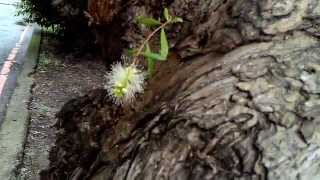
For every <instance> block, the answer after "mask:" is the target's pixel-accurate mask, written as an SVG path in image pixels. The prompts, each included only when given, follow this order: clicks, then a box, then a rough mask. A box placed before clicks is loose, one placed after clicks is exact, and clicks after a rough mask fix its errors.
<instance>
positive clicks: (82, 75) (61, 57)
mask: <svg viewBox="0 0 320 180" xmlns="http://www.w3.org/2000/svg"><path fill="white" fill-rule="evenodd" d="M61 43H62V42H59V41H58V40H56V39H54V38H52V37H43V40H42V45H41V51H40V56H39V61H38V66H37V69H36V71H35V73H34V74H33V77H34V79H35V84H34V87H33V89H32V98H31V100H30V104H29V110H30V126H29V132H28V137H27V142H26V146H25V151H24V158H23V164H22V166H21V169H20V175H19V176H20V179H25V180H34V179H39V177H38V173H39V172H40V171H41V169H43V168H46V167H47V166H48V163H49V161H48V154H49V150H50V148H51V147H52V146H53V145H54V142H55V133H56V130H55V129H54V127H53V124H54V123H55V122H56V117H55V115H56V113H57V112H58V111H59V109H60V108H61V107H62V106H63V105H64V103H66V102H67V101H69V100H70V99H72V98H75V97H77V96H82V95H84V94H86V93H87V92H88V91H90V90H92V89H97V88H101V87H103V83H104V74H105V72H106V67H105V65H104V64H103V62H102V61H99V60H97V59H99V58H96V57H93V56H92V55H88V54H86V55H81V56H80V55H75V54H74V53H73V54H65V53H61V50H58V49H56V47H59V44H60V45H61Z"/></svg>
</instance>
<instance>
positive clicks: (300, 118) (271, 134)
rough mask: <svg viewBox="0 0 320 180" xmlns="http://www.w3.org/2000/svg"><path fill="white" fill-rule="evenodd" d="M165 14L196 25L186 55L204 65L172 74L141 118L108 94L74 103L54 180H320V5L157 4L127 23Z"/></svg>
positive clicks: (68, 108)
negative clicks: (165, 11)
mask: <svg viewBox="0 0 320 180" xmlns="http://www.w3.org/2000/svg"><path fill="white" fill-rule="evenodd" d="M159 5H161V6H162V5H163V6H168V7H169V8H170V10H171V11H172V12H174V13H175V14H177V15H179V16H182V17H183V18H184V19H185V20H186V23H184V24H183V25H182V26H180V27H177V28H176V29H175V28H173V27H172V28H171V29H170V30H171V31H170V32H171V34H170V37H171V40H172V42H173V46H174V47H175V48H176V52H177V54H178V55H180V57H190V56H194V55H199V54H203V55H201V56H199V57H196V58H195V57H194V58H192V59H189V60H188V61H185V62H183V63H179V62H181V59H180V58H178V62H177V60H176V58H172V59H170V60H169V62H168V63H165V64H161V66H160V70H159V72H158V73H157V75H156V76H155V77H154V78H153V80H152V81H151V82H150V84H149V85H148V87H149V89H148V90H147V91H146V92H145V94H144V95H143V96H141V97H140V99H139V101H137V102H136V104H135V105H132V107H125V108H120V107H116V106H114V105H113V104H112V103H111V102H109V100H108V99H107V98H106V92H105V91H104V90H99V91H93V92H92V93H91V94H90V95H87V96H85V97H82V98H79V99H77V100H73V101H70V102H69V103H67V104H66V105H65V107H64V108H63V109H62V111H61V112H60V113H59V117H60V122H59V123H58V124H57V125H58V127H59V128H60V130H61V133H60V134H59V136H58V137H59V138H58V140H57V146H56V147H55V148H54V149H53V150H52V152H51V168H50V169H48V170H47V171H45V172H43V179H46V180H47V179H48V180H50V179H52V180H53V179H54V180H56V179H72V180H75V179H91V180H105V179H127V180H141V179H153V180H154V179H155V180H156V179H181V180H188V179H190V180H197V179H199V180H204V179H208V180H209V179H210V180H214V179H217V180H223V179H228V180H229V179H230V180H231V179H232V180H264V179H269V180H274V179H281V180H282V179H283V180H296V179H302V180H316V179H319V178H320V173H319V172H320V171H319V165H320V144H319V142H320V139H319V137H320V131H319V128H318V126H319V124H320V123H319V122H320V119H319V117H320V116H319V115H320V110H319V104H320V103H319V102H320V99H319V97H320V96H319V93H320V81H319V77H320V46H319V45H320V41H319V39H318V37H319V32H320V30H319V29H318V28H316V27H317V26H318V25H319V22H320V20H319V17H320V11H319V9H320V4H319V2H318V1H317V0H283V1H276V0H261V1H254V0H238V1H235V0H225V1H222V0H210V1H206V0H197V1H193V0H187V1H186V0H184V1H182V0H174V1H170V2H169V1H161V3H160V2H159V1H147V0H145V1H141V2H140V3H136V4H135V3H132V4H131V5H130V6H129V7H130V8H127V9H126V10H123V12H122V13H123V14H122V15H128V16H126V17H129V16H131V15H132V16H135V15H137V14H138V13H142V12H144V13H146V14H153V15H156V14H157V13H160V12H161V11H160V9H159V11H158V8H157V7H158V6H159ZM151 12H152V13H151ZM120 14H121V13H120ZM120 14H118V15H119V16H120ZM129 22H130V19H129V20H128V21H127V22H126V23H129ZM126 26H127V27H128V28H127V31H126V32H125V33H124V37H126V40H127V41H128V42H130V43H132V44H133V45H136V44H138V42H139V39H141V36H140V35H138V34H139V33H136V32H140V31H143V30H140V29H138V28H137V27H135V26H133V25H131V24H127V25H126ZM134 29H135V31H133V30H134ZM177 32H179V33H177ZM137 39H138V41H137ZM182 60H184V59H182Z"/></svg>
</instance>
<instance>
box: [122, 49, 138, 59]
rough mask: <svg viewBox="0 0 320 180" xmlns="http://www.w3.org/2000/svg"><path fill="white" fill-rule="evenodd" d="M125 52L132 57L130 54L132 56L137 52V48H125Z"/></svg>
mask: <svg viewBox="0 0 320 180" xmlns="http://www.w3.org/2000/svg"><path fill="white" fill-rule="evenodd" d="M125 53H126V54H127V55H128V56H130V57H132V56H134V55H135V54H136V53H138V50H137V49H126V50H125Z"/></svg>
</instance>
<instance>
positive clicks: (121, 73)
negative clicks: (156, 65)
mask: <svg viewBox="0 0 320 180" xmlns="http://www.w3.org/2000/svg"><path fill="white" fill-rule="evenodd" d="M106 79H107V83H106V85H105V88H106V89H107V91H108V94H109V96H110V97H111V98H112V99H113V100H114V102H115V103H116V104H118V105H120V104H126V103H131V102H132V101H133V100H134V99H135V96H136V94H137V93H141V92H143V90H144V82H145V79H146V75H145V73H144V72H143V71H141V70H139V69H138V68H137V66H136V65H133V64H131V65H124V64H123V63H117V64H114V65H112V67H111V71H110V72H108V73H107V75H106Z"/></svg>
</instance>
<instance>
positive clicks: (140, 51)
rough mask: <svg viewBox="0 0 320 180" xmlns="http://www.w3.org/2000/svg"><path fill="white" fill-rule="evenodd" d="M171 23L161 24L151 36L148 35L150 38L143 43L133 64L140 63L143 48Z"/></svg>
mask: <svg viewBox="0 0 320 180" xmlns="http://www.w3.org/2000/svg"><path fill="white" fill-rule="evenodd" d="M169 23H171V21H166V22H165V23H163V24H161V26H159V27H158V28H157V29H155V30H154V31H153V32H152V33H151V34H149V35H148V37H147V38H146V39H145V40H144V41H143V43H142V45H141V46H140V48H139V50H138V52H137V53H136V54H135V56H134V59H133V64H136V63H137V61H138V57H139V56H140V55H141V53H142V51H143V48H144V47H145V46H146V44H147V43H148V42H149V41H150V40H151V38H152V37H153V36H154V35H155V34H156V33H157V32H158V31H160V30H161V29H162V28H164V27H166V26H167V25H168V24H169Z"/></svg>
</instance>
